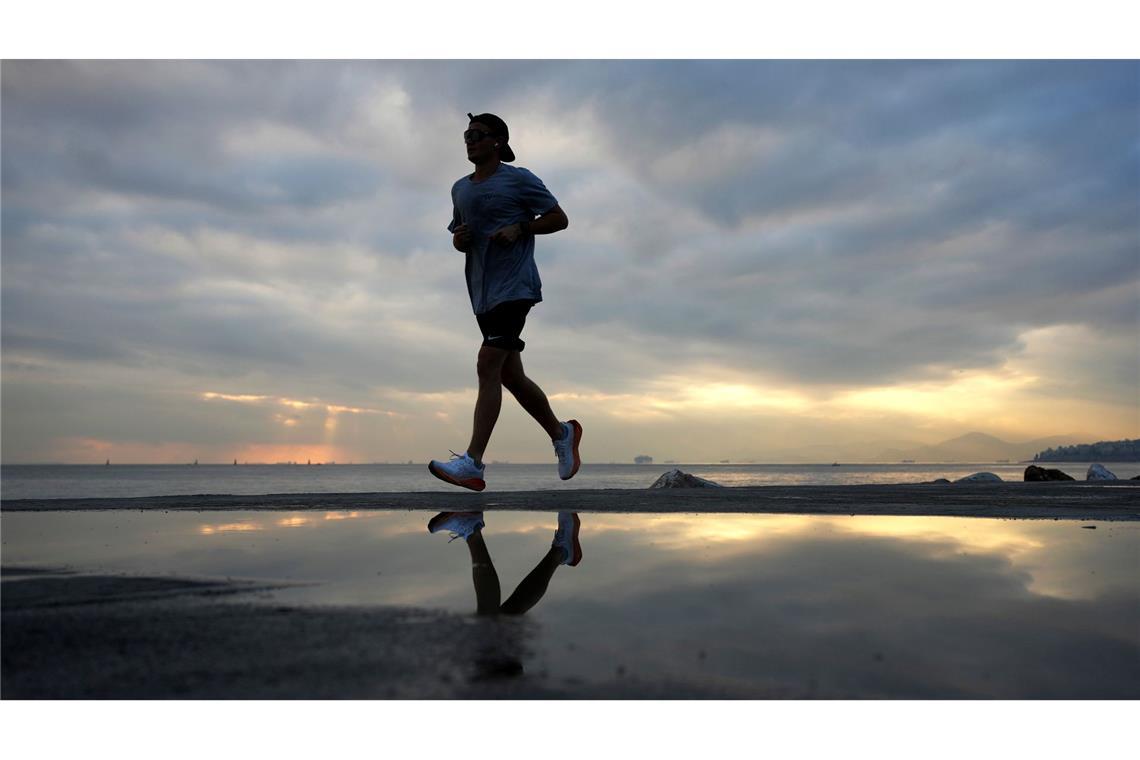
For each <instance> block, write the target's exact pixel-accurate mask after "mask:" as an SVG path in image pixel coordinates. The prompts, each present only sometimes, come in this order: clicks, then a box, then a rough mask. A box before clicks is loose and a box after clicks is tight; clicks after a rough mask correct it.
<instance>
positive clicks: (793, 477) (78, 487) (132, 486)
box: [0, 462, 1140, 500]
mask: <svg viewBox="0 0 1140 760" xmlns="http://www.w3.org/2000/svg"><path fill="white" fill-rule="evenodd" d="M1104 464H1105V466H1107V467H1108V469H1109V470H1111V471H1112V472H1113V473H1114V474H1115V475H1116V476H1117V477H1119V478H1122V479H1124V478H1131V477H1133V476H1135V475H1140V462H1123V463H1112V462H1106V463H1104ZM426 465H427V463H426V462H421V463H416V464H410V465H409V464H344V465H341V464H336V465H328V464H324V465H304V464H301V465H244V464H239V465H217V464H208V465H189V464H187V465H116V464H111V465H4V466H3V467H0V496H2V498H3V499H5V500H8V499H65V498H72V499H75V498H129V497H133V496H187V495H195V494H234V495H256V494H273V493H376V492H405V491H440V490H453V489H452V488H451V487H450V486H447V485H445V484H444V483H442V482H440V481H439V480H436V479H435V478H434V477H432V475H431V474H430V473H428V471H427V466H426ZM1044 466H1047V467H1054V468H1057V469H1060V470H1062V471H1064V472H1066V473H1068V474H1069V475H1072V476H1073V477H1074V478H1076V479H1077V480H1084V479H1085V473H1086V472H1087V470H1088V466H1089V463H1088V462H1059V463H1053V462H1051V463H1046V464H1044ZM674 467H679V468H681V469H682V470H684V471H685V472H688V473H691V474H693V475H697V476H699V477H702V478H707V479H709V480H712V481H714V482H717V483H720V484H721V485H725V486H769V485H772V486H787V485H862V484H887V483H922V482H925V481H931V480H935V479H937V478H947V479H949V480H955V479H957V478H961V477H965V476H967V475H971V474H973V473H976V472H981V471H985V472H992V473H994V474H996V475H998V476H999V477H1000V478H1001V479H1002V480H1007V481H1021V480H1023V477H1024V472H1025V467H1026V465H1025V463H1020V464H1018V463H997V464H995V463H992V462H991V463H986V462H975V463H954V464H844V463H840V464H838V465H836V464H673V463H669V464H645V465H634V464H593V463H584V464H583V465H582V469H581V470H580V471H579V472H578V474H577V476H575V477H574V479H572V480H569V481H561V480H559V479H558V476H557V471H556V467H555V464H554V463H553V462H551V463H550V464H494V463H492V464H488V466H487V475H486V479H487V490H488V491H530V490H549V489H576V488H647V487H649V486H650V485H651V484H652V483H653V481H655V480H656V479H657V478H658V477H660V475H661V474H662V473H664V472H666V471H667V470H670V469H672V468H674Z"/></svg>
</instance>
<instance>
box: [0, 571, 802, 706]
mask: <svg viewBox="0 0 1140 760" xmlns="http://www.w3.org/2000/svg"><path fill="white" fill-rule="evenodd" d="M31 570H32V571H33V573H34V575H32V574H27V575H26V576H25V571H24V570H23V569H17V568H6V569H5V575H6V576H12V575H19V576H20V577H16V578H11V579H9V580H5V581H4V583H3V594H2V596H0V598H2V600H3V617H4V625H3V627H2V628H0V638H2V647H0V651H2V656H3V660H2V672H3V679H2V687H0V692H2V693H0V697H2V698H3V699H579V698H588V699H625V698H637V699H685V698H688V699H697V698H718V699H732V698H751V699H758V698H768V697H783V698H791V697H802V696H806V695H807V694H806V692H804V693H801V692H799V691H798V690H796V689H788V688H780V689H769V690H749V691H747V692H740V691H733V690H729V689H726V688H724V687H719V688H718V687H715V686H709V685H706V684H701V683H697V682H692V683H689V682H680V683H678V682H676V681H674V680H670V679H666V678H662V679H660V680H654V679H649V678H644V677H643V678H639V679H632V680H631V679H626V678H621V677H619V676H617V675H615V677H614V678H613V680H612V682H610V683H602V684H583V683H574V682H567V681H564V680H558V681H555V680H554V679H547V678H544V677H542V675H541V674H538V675H537V676H535V677H529V678H520V677H519V676H520V675H521V663H520V662H519V661H518V660H517V653H516V652H514V651H512V649H511V646H510V642H511V641H514V640H517V639H518V638H519V637H520V636H524V637H525V636H526V635H527V628H528V627H529V626H530V622H529V621H527V620H523V619H520V618H514V619H503V618H492V619H487V618H477V617H474V616H471V615H459V614H455V613H450V612H445V611H440V610H432V609H422V608H416V607H329V606H322V607H303V606H280V605H271V604H260V603H254V602H242V601H236V600H235V601H229V602H225V601H221V600H220V599H221V597H222V596H226V595H235V594H240V593H242V592H251V591H254V590H255V589H254V588H253V587H251V585H250V584H246V583H241V582H218V581H213V582H203V581H200V580H195V579H177V578H170V577H154V578H145V577H137V576H116V575H74V574H67V573H63V572H60V573H58V574H56V573H55V572H54V571H53V570H51V569H50V568H33V569H31Z"/></svg>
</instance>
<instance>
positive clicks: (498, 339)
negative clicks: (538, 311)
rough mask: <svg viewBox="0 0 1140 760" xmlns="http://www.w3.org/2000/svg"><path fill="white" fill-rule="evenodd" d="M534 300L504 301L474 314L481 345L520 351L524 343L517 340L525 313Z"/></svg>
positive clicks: (524, 322)
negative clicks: (481, 337)
mask: <svg viewBox="0 0 1140 760" xmlns="http://www.w3.org/2000/svg"><path fill="white" fill-rule="evenodd" d="M534 304H535V301H504V302H503V303H501V304H499V305H498V306H496V307H495V308H493V309H491V310H490V311H487V312H484V313H482V314H476V315H475V319H477V320H478V321H479V330H480V331H481V332H482V333H483V345H484V346H490V347H491V348H501V349H504V350H506V351H522V350H523V349H524V348H525V347H526V343H525V342H523V341H522V340H519V335H520V334H522V331H523V326H524V325H525V324H526V315H527V312H529V311H530V308H531V307H532V306H534Z"/></svg>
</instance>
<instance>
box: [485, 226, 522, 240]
mask: <svg viewBox="0 0 1140 760" xmlns="http://www.w3.org/2000/svg"><path fill="white" fill-rule="evenodd" d="M521 234H522V227H520V226H519V225H517V224H508V225H507V226H506V227H503V228H502V229H501V230H497V231H496V232H495V233H494V234H493V235H491V240H493V241H494V242H496V243H499V244H501V245H510V244H511V243H513V242H515V241H516V240H518V239H519V235H521Z"/></svg>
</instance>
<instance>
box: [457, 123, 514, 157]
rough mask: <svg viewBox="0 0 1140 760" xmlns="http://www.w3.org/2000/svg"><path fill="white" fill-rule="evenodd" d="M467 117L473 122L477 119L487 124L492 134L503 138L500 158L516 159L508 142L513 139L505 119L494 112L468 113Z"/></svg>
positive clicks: (500, 145)
mask: <svg viewBox="0 0 1140 760" xmlns="http://www.w3.org/2000/svg"><path fill="white" fill-rule="evenodd" d="M467 118H468V119H470V120H471V121H473V122H475V121H477V122H479V123H481V124H486V125H487V126H488V127H490V128H491V134H493V135H495V136H496V137H501V138H503V141H502V142H501V143H499V158H500V159H502V160H503V161H514V160H515V152H514V151H513V150H511V146H510V145H508V144H507V143H508V141H510V139H511V133H510V130H508V129H507V123H506V122H505V121H503V120H502V119H500V118H499V117H498V116H496V115H495V114H493V113H481V114H476V115H474V116H472V115H471V114H467Z"/></svg>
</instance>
